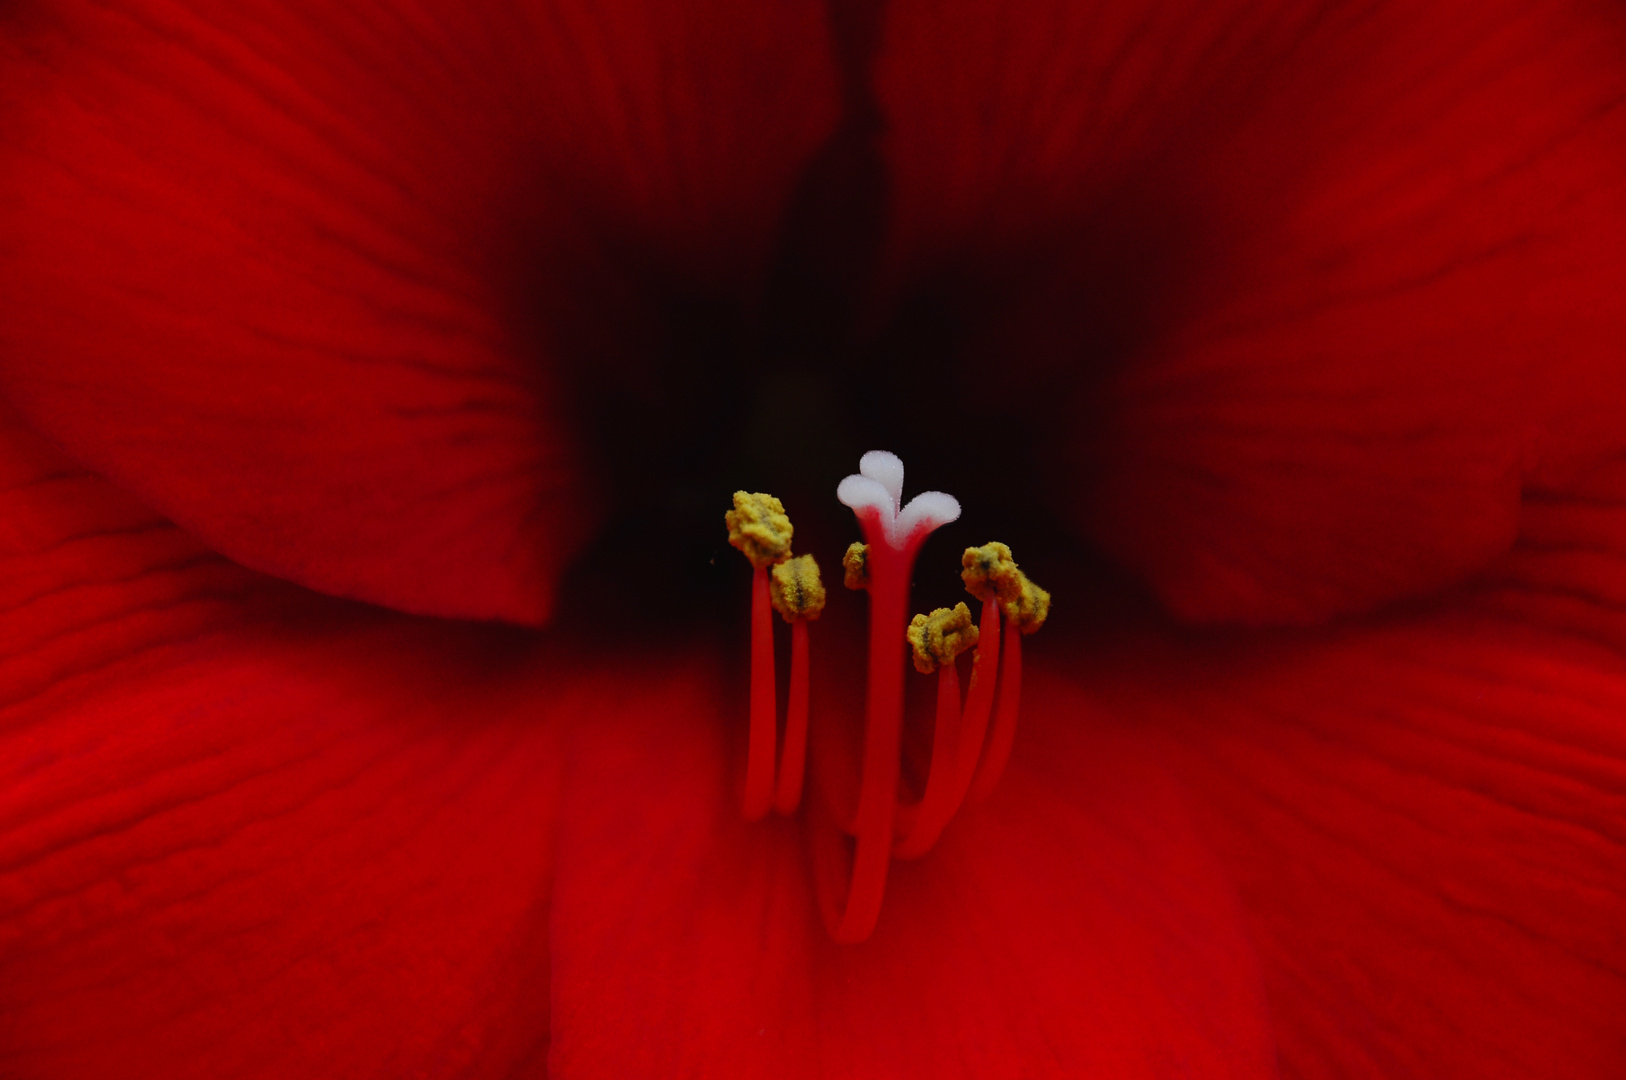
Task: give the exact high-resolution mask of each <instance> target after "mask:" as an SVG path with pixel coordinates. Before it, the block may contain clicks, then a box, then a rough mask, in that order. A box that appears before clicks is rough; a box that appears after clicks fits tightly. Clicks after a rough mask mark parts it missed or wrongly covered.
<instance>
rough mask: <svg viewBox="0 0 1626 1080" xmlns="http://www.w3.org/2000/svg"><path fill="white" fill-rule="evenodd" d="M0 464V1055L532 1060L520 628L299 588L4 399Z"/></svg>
mask: <svg viewBox="0 0 1626 1080" xmlns="http://www.w3.org/2000/svg"><path fill="white" fill-rule="evenodd" d="M0 474H3V475H0V487H3V488H4V489H5V490H4V493H3V494H0V520H3V521H4V522H5V526H4V532H3V533H0V545H3V549H0V550H3V555H4V564H3V568H4V575H3V577H4V580H5V582H6V585H5V588H4V590H3V592H0V632H3V634H4V648H3V653H4V663H3V665H0V1074H4V1075H6V1076H15V1077H24V1076H28V1077H34V1076H40V1077H44V1076H51V1077H98V1078H103V1077H105V1078H128V1077H154V1078H157V1077H162V1078H166V1080H168V1078H173V1077H209V1078H216V1077H225V1076H232V1077H289V1076H357V1077H364V1076H380V1077H386V1076H387V1077H396V1076H426V1077H428V1076H458V1077H476V1076H494V1077H506V1076H510V1075H514V1072H515V1070H516V1069H518V1068H521V1067H522V1066H524V1064H525V1063H527V1062H529V1063H531V1066H532V1067H533V1068H534V1069H537V1070H540V1069H541V1068H542V1061H543V1055H544V1054H545V1052H546V1046H547V1039H548V946H547V939H546V925H547V905H548V880H549V875H550V872H551V849H552V844H551V840H552V835H553V829H552V821H553V817H552V815H553V808H554V801H555V795H556V783H555V777H556V776H557V769H558V766H559V763H560V758H559V755H558V753H557V752H556V736H555V732H556V731H557V730H558V725H557V723H556V720H557V718H558V711H559V709H562V708H564V707H566V706H565V704H564V703H565V702H568V701H570V700H573V699H572V698H571V697H570V695H569V694H568V692H564V691H561V690H560V689H559V688H558V687H557V686H553V685H547V684H546V675H545V672H546V670H547V668H546V666H545V664H542V663H540V662H538V661H537V660H536V658H535V657H534V655H532V652H533V651H534V650H531V649H529V648H528V647H526V646H525V645H524V640H523V639H520V638H518V637H517V635H514V634H501V633H496V632H480V631H477V632H473V635H472V636H469V634H470V631H469V629H468V628H466V627H452V626H447V625H444V624H433V623H424V622H419V621H416V620H407V619H403V618H400V617H397V616H387V617H386V616H379V615H377V614H370V613H368V612H366V611H365V610H363V609H359V608H357V607H355V606H351V605H344V604H341V603H339V602H336V601H330V600H326V599H322V598H314V597H306V598H305V599H304V600H303V601H294V600H291V599H290V598H289V597H288V596H287V594H288V593H291V592H292V590H289V589H287V588H286V587H278V586H277V585H276V583H266V582H264V581H263V579H257V576H256V575H253V574H251V573H249V572H247V571H243V570H241V569H239V568H236V567H232V566H230V565H229V564H227V563H225V562H224V560H222V559H221V558H220V557H219V556H217V555H213V554H211V553H209V552H207V551H205V550H203V549H202V548H201V546H200V545H199V544H198V543H197V542H196V541H194V540H191V539H189V538H188V537H186V536H185V535H184V534H182V533H180V532H179V530H177V529H175V528H174V527H173V526H171V525H168V524H167V523H165V522H162V521H160V520H157V519H155V518H154V517H153V516H152V514H151V513H150V512H147V511H143V510H142V509H141V508H140V507H139V506H137V505H135V504H134V503H133V502H132V501H131V500H130V499H129V498H128V497H127V496H125V495H123V494H122V493H120V492H117V491H115V490H113V489H112V488H111V487H110V486H109V485H107V484H106V483H105V482H104V481H100V480H97V479H95V478H92V477H89V476H87V475H85V474H83V473H81V472H79V471H78V470H76V469H73V468H72V467H71V466H68V465H67V464H66V463H65V462H64V461H62V459H61V458H60V456H59V455H56V454H55V453H53V452H51V451H50V450H49V449H48V448H45V447H43V446H42V445H40V444H39V443H38V442H37V440H30V439H29V438H28V437H26V436H23V435H21V434H19V433H18V432H16V431H14V430H13V431H10V432H8V433H6V435H5V437H4V440H3V442H0ZM277 593H281V594H283V595H284V602H283V603H282V604H281V605H280V606H278V607H277V608H276V609H275V610H277V611H279V612H280V614H281V618H280V619H257V618H253V615H254V614H255V613H256V612H260V613H264V611H265V609H266V605H265V603H264V601H265V600H267V599H268V598H269V597H270V596H271V595H273V594H277ZM460 632H461V633H460Z"/></svg>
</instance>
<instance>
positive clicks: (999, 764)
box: [971, 570, 1050, 802]
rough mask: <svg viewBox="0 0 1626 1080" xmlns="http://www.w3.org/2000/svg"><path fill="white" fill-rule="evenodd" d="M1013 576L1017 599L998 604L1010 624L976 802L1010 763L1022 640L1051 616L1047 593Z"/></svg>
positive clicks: (1019, 695) (1019, 692)
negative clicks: (992, 723)
mask: <svg viewBox="0 0 1626 1080" xmlns="http://www.w3.org/2000/svg"><path fill="white" fill-rule="evenodd" d="M1016 575H1017V589H1016V596H1015V597H1014V598H1013V599H1011V600H1009V601H1005V602H1002V603H1001V605H1000V606H1001V608H1003V610H1004V612H1005V618H1006V620H1008V621H1009V622H1010V624H1011V632H1010V633H1008V634H1006V635H1005V655H1004V657H1003V658H1002V660H1001V662H1000V666H1001V667H1002V668H1003V669H1004V671H1003V675H1002V677H1001V679H1000V686H999V710H998V712H997V713H996V714H995V716H994V730H993V732H992V733H991V734H990V735H989V736H988V752H987V753H986V754H985V755H984V756H983V759H982V763H981V765H979V766H978V768H977V775H976V778H975V779H974V780H972V782H971V798H972V800H973V801H975V802H981V801H983V800H984V799H986V798H988V796H990V795H992V794H993V793H994V789H995V788H996V787H998V786H999V778H1000V777H1001V776H1003V775H1004V774H1005V766H1006V765H1007V764H1008V763H1009V762H1010V760H1011V747H1012V745H1014V744H1015V742H1016V711H1017V708H1018V706H1019V705H1020V704H1021V701H1022V638H1023V637H1024V636H1026V635H1028V634H1031V633H1034V632H1035V631H1037V630H1038V629H1039V627H1041V626H1043V625H1044V622H1045V620H1046V619H1047V618H1049V617H1050V594H1049V593H1047V592H1045V591H1044V590H1043V589H1041V588H1039V586H1037V585H1035V584H1034V583H1033V582H1031V581H1029V580H1028V577H1027V575H1026V574H1024V573H1022V572H1021V571H1020V570H1018V571H1016Z"/></svg>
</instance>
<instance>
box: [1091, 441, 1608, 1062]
mask: <svg viewBox="0 0 1626 1080" xmlns="http://www.w3.org/2000/svg"><path fill="white" fill-rule="evenodd" d="M1489 578H1490V580H1489V582H1488V583H1486V584H1484V585H1481V586H1478V587H1476V588H1475V589H1474V590H1473V592H1472V593H1471V594H1470V595H1466V596H1463V597H1461V598H1460V600H1461V603H1460V604H1459V605H1457V608H1456V610H1455V611H1454V612H1453V613H1451V614H1442V615H1434V616H1410V617H1395V618H1391V619H1387V620H1385V621H1383V622H1382V623H1379V624H1374V625H1371V626H1367V627H1363V628H1360V629H1351V630H1347V631H1342V632H1327V633H1323V634H1319V635H1316V636H1315V637H1313V638H1306V637H1303V636H1301V637H1298V638H1294V639H1287V638H1281V639H1254V640H1251V641H1235V642H1232V643H1231V644H1230V645H1206V646H1205V645H1193V646H1188V647H1182V648H1171V649H1168V650H1166V651H1162V652H1161V653H1158V652H1155V651H1154V650H1152V649H1146V650H1143V652H1142V654H1141V659H1140V660H1139V661H1138V662H1137V661H1136V660H1134V659H1131V658H1128V657H1127V656H1126V655H1124V654H1114V655H1115V659H1116V661H1117V662H1116V663H1115V664H1114V665H1113V668H1112V670H1111V671H1101V672H1096V673H1092V674H1081V676H1080V677H1081V679H1083V680H1084V681H1085V682H1086V683H1088V684H1090V685H1093V686H1096V687H1100V688H1103V698H1104V699H1106V698H1111V699H1113V700H1112V704H1110V705H1106V706H1104V707H1106V708H1108V709H1109V711H1113V712H1115V713H1118V714H1119V715H1121V716H1123V717H1124V718H1125V719H1127V720H1131V721H1133V722H1139V723H1142V724H1147V725H1150V726H1155V727H1157V728H1158V729H1159V730H1162V731H1163V732H1164V733H1165V734H1166V735H1167V736H1169V740H1170V742H1169V745H1170V749H1171V752H1172V754H1173V756H1174V759H1175V760H1177V761H1180V762H1183V763H1184V766H1185V767H1184V770H1183V772H1184V775H1185V776H1186V778H1187V779H1188V781H1190V783H1191V785H1192V791H1193V795H1194V804H1195V805H1196V806H1197V807H1199V808H1200V810H1199V812H1200V813H1201V815H1202V817H1203V818H1204V820H1206V821H1208V822H1210V823H1211V824H1212V829H1213V831H1212V835H1213V838H1214V840H1215V842H1216V845H1217V847H1218V849H1219V850H1220V851H1221V852H1222V853H1223V854H1224V857H1225V859H1226V861H1227V862H1228V864H1229V865H1230V866H1231V868H1232V871H1233V873H1234V874H1235V875H1236V879H1237V883H1238V887H1239V889H1240V890H1241V893H1242V897H1243V902H1244V904H1245V906H1246V907H1247V908H1248V911H1249V913H1250V919H1249V926H1250V930H1251V933H1252V937H1253V939H1254V940H1255V941H1256V942H1257V943H1258V946H1259V950H1260V957H1261V960H1262V962H1263V964H1264V966H1265V972H1266V983H1267V986H1268V988H1269V992H1270V1000H1271V1006H1272V1010H1273V1016H1274V1021H1275V1027H1276V1032H1277V1038H1278V1041H1279V1044H1280V1047H1281V1057H1282V1062H1283V1065H1284V1069H1285V1070H1286V1071H1287V1072H1288V1073H1289V1074H1290V1075H1293V1076H1299V1077H1304V1078H1306V1080H1331V1078H1333V1077H1340V1078H1342V1077H1382V1078H1385V1080H1407V1078H1418V1080H1422V1078H1431V1080H1437V1078H1442V1077H1450V1078H1455V1077H1463V1078H1470V1077H1471V1078H1475V1080H1478V1078H1481V1077H1496V1078H1507V1080H1512V1078H1523V1080H1542V1078H1546V1077H1553V1076H1564V1077H1574V1078H1577V1080H1609V1078H1613V1077H1617V1076H1620V1075H1621V1074H1622V1071H1623V1070H1626V1034H1623V1031H1622V1028H1621V1025H1620V1018H1621V1016H1623V1015H1626V930H1623V928H1626V720H1623V717H1626V662H1623V661H1622V658H1621V657H1622V653H1621V646H1622V645H1623V644H1626V618H1623V615H1622V613H1623V611H1626V606H1623V602H1626V466H1623V465H1622V464H1621V463H1619V462H1617V463H1614V464H1611V465H1608V466H1606V467H1603V468H1601V469H1598V470H1596V471H1593V472H1589V473H1588V474H1585V475H1584V476H1582V477H1580V478H1576V479H1572V481H1571V482H1570V483H1568V484H1566V485H1564V486H1562V487H1558V486H1554V487H1551V488H1549V489H1547V490H1546V491H1545V492H1543V494H1542V495H1541V496H1540V497H1539V498H1534V499H1531V500H1528V501H1527V502H1526V504H1525V509H1524V512H1523V516H1522V524H1521V530H1520V539H1519V541H1518V543H1517V544H1516V545H1515V546H1514V548H1513V550H1512V552H1510V554H1509V555H1508V556H1507V557H1506V558H1505V559H1503V560H1501V561H1500V562H1498V564H1497V565H1496V566H1495V567H1494V568H1493V570H1492V571H1491V573H1490V575H1489ZM1142 644H1146V643H1142ZM1153 656H1155V657H1156V658H1155V659H1152V658H1151V657H1153Z"/></svg>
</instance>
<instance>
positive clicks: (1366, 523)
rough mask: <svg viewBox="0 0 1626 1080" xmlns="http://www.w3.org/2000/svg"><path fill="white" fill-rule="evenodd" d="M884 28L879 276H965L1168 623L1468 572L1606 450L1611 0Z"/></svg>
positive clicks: (1625, 390)
mask: <svg viewBox="0 0 1626 1080" xmlns="http://www.w3.org/2000/svg"><path fill="white" fill-rule="evenodd" d="M889 12H890V15H889V17H890V19H891V31H890V34H889V39H888V40H889V46H890V47H889V50H888V52H887V53H886V56H885V59H884V63H883V70H882V75H881V86H882V93H883V97H884V100H885V102H886V106H887V109H888V111H889V114H890V116H891V120H892V125H893V127H892V130H893V132H894V136H893V139H892V143H891V146H890V155H891V160H892V162H893V165H894V167H895V170H896V175H897V187H898V191H899V194H898V198H897V199H896V204H897V205H898V207H899V213H900V217H899V220H898V223H897V229H896V234H895V236H894V238H893V239H894V247H895V249H896V254H897V257H898V258H899V259H901V260H903V263H904V265H905V267H906V268H907V269H909V270H910V271H911V272H915V273H918V272H923V271H925V270H927V269H935V268H940V267H941V266H945V265H952V264H955V263H958V264H960V265H972V266H978V267H983V268H986V269H987V276H986V277H976V276H975V275H971V276H970V277H969V279H968V280H967V281H966V282H965V284H966V287H968V288H974V289H979V290H981V291H982V292H983V293H985V294H986V295H987V296H990V297H992V299H991V300H986V301H985V302H984V303H983V304H982V306H981V307H980V308H976V307H970V308H968V310H972V311H978V312H979V313H980V316H979V318H978V320H977V321H976V322H975V323H974V324H973V325H972V326H971V328H970V329H971V332H972V333H973V334H975V335H981V337H980V339H979V343H978V345H977V346H976V347H974V348H973V350H972V351H973V353H974V354H976V353H978V350H979V349H980V350H982V351H984V352H996V353H997V355H998V357H999V358H1000V361H1001V362H1002V363H1004V364H1006V365H1008V368H1009V372H1010V381H1009V382H1007V383H1006V384H1004V387H1005V390H1006V392H1007V393H1008V394H1009V395H1010V396H1011V400H1013V401H1025V402H1028V403H1031V405H1030V407H1023V408H1021V409H1019V410H1017V409H1015V407H1014V406H1013V411H1017V412H1019V413H1020V414H1021V415H1022V416H1024V417H1028V416H1029V415H1030V413H1031V409H1033V408H1036V409H1038V410H1039V411H1040V413H1041V414H1042V413H1043V409H1044V407H1045V403H1047V402H1052V401H1055V402H1060V403H1061V405H1060V407H1059V408H1058V409H1057V410H1056V416H1057V427H1058V429H1059V430H1058V432H1057V434H1056V437H1055V440H1054V441H1055V443H1056V444H1057V446H1058V448H1059V449H1058V452H1057V457H1058V459H1059V460H1061V461H1062V462H1063V463H1064V465H1063V467H1062V469H1061V472H1062V473H1063V477H1062V481H1063V483H1064V491H1065V492H1067V494H1065V495H1064V498H1065V499H1066V500H1067V502H1068V505H1069V510H1070V512H1071V513H1072V515H1073V517H1074V519H1075V520H1076V521H1077V522H1079V523H1080V525H1081V526H1083V527H1085V528H1087V529H1088V530H1090V531H1092V532H1093V534H1094V535H1095V536H1096V537H1097V538H1098V539H1099V540H1101V541H1102V542H1103V543H1105V544H1106V545H1107V546H1108V547H1110V548H1111V550H1112V551H1114V552H1115V553H1116V554H1117V555H1118V556H1120V557H1121V558H1122V559H1123V560H1124V561H1126V562H1127V563H1129V564H1130V565H1132V566H1134V567H1135V568H1137V569H1138V570H1140V571H1142V572H1144V573H1145V575H1146V576H1147V577H1148V578H1149V579H1150V580H1151V582H1152V583H1153V584H1154V585H1155V587H1156V588H1157V590H1158V591H1159V592H1160V594H1161V595H1162V596H1163V598H1164V599H1165V600H1166V601H1167V602H1168V603H1169V605H1170V606H1171V607H1173V608H1174V609H1175V610H1176V611H1177V612H1178V613H1179V614H1181V615H1183V616H1185V617H1188V618H1193V619H1239V620H1246V621H1254V622H1282V621H1286V622H1301V621H1313V620H1319V619H1322V618H1324V617H1326V616H1327V615H1329V614H1333V613H1338V612H1348V611H1358V610H1363V609H1368V608H1371V607H1373V606H1375V605H1378V604H1381V603H1383V602H1385V601H1389V600H1392V599H1394V598H1396V597H1402V596H1407V595H1412V594H1421V593H1425V592H1427V591H1429V590H1431V589H1433V588H1435V587H1438V586H1439V585H1441V584H1444V583H1449V582H1454V581H1457V580H1460V579H1462V578H1464V577H1465V576H1467V575H1469V574H1470V573H1472V572H1473V571H1475V570H1477V569H1480V568H1482V567H1483V566H1484V565H1486V564H1487V563H1488V562H1489V561H1490V560H1491V559H1492V558H1494V557H1495V556H1496V555H1497V554H1498V553H1499V552H1500V551H1502V550H1503V549H1505V547H1506V546H1507V544H1508V543H1509V542H1510V541H1511V539H1512V537H1513V534H1514V528H1515V521H1516V511H1517V500H1518V494H1519V490H1520V486H1521V484H1522V483H1523V482H1525V481H1526V480H1527V479H1528V478H1529V477H1530V476H1531V475H1532V474H1533V473H1535V472H1537V471H1539V470H1541V469H1544V468H1550V467H1552V466H1554V465H1555V464H1561V463H1564V462H1567V461H1569V460H1572V459H1574V458H1575V457H1577V456H1580V457H1587V456H1589V455H1595V454H1596V453H1598V452H1600V451H1607V450H1610V449H1612V448H1618V447H1619V446H1621V444H1622V432H1623V431H1626V407H1623V406H1626V377H1623V375H1622V368H1621V365H1620V363H1619V357H1620V342H1621V341H1622V340H1626V288H1623V285H1626V151H1623V149H1622V148H1623V146H1626V110H1622V109H1621V108H1620V107H1619V106H1620V103H1621V101H1622V100H1623V98H1626V64H1623V63H1622V58H1623V57H1626V20H1623V19H1622V16H1621V12H1620V10H1619V8H1618V6H1617V5H1613V4H1609V3H1601V2H1591V0H1574V2H1564V3H1557V4H1552V3H1527V2H1525V0H1501V2H1496V3H1491V4H1484V3H1470V2H1468V0H1426V2H1422V3H1416V2H1405V3H1401V2H1388V3H1378V4H1375V5H1374V4H1365V5H1358V6H1355V7H1348V8H1328V7H1326V6H1325V5H1300V6H1298V7H1289V6H1287V5H1264V6H1259V5H1253V6H1248V5H1242V4H1226V5H1219V6H1216V5H1201V4H1184V3H1181V4H1174V5H1162V6H1158V7H1155V8H1149V7H1147V6H1145V5H1136V4H1109V5H1105V6H1103V5H1078V4H1070V3H1053V4H1046V5H1040V6H1039V7H1037V8H1036V7H1035V6H1034V5H1032V4H1022V5H989V4H986V3H979V2H973V3H951V4H948V5H945V4H941V3H917V2H914V0H903V2H902V3H900V4H894V5H892V6H891V8H890V9H889ZM975 358H976V356H973V359H975ZM968 370H971V369H968ZM967 384H968V385H970V386H975V387H980V386H982V385H983V383H982V381H981V380H979V379H975V378H969V379H968V380H967Z"/></svg>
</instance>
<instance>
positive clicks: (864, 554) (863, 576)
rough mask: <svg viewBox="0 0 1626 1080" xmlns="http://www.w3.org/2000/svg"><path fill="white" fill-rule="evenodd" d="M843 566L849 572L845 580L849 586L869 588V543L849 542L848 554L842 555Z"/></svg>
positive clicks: (851, 587)
mask: <svg viewBox="0 0 1626 1080" xmlns="http://www.w3.org/2000/svg"><path fill="white" fill-rule="evenodd" d="M841 568H842V569H843V570H845V571H846V572H847V576H846V578H845V579H844V580H843V584H845V585H846V586H847V588H849V589H867V588H869V545H868V544H848V545H847V554H845V555H843V556H842V557H841Z"/></svg>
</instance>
